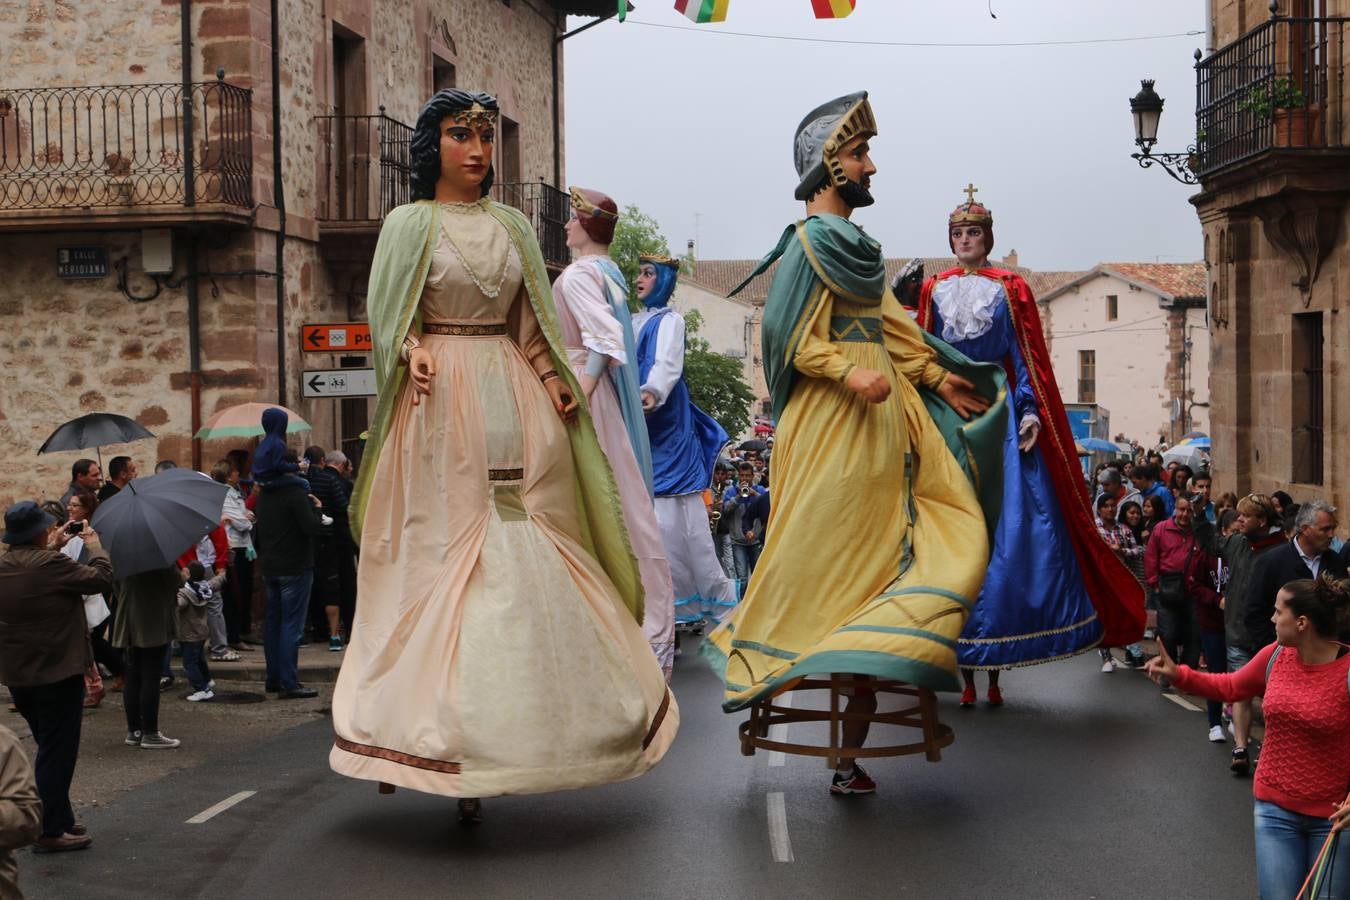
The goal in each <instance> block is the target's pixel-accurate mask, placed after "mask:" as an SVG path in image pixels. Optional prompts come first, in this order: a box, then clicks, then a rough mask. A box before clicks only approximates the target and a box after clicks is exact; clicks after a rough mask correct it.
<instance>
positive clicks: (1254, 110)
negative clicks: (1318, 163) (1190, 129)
mask: <svg viewBox="0 0 1350 900" xmlns="http://www.w3.org/2000/svg"><path fill="white" fill-rule="evenodd" d="M1272 5H1273V4H1272ZM1347 21H1350V18H1345V17H1320V18H1291V17H1283V16H1273V17H1272V18H1271V19H1269V20H1267V21H1266V22H1263V23H1262V24H1261V25H1258V26H1257V27H1256V28H1253V29H1252V30H1251V31H1249V32H1247V33H1246V34H1244V35H1243V36H1242V37H1240V38H1238V39H1237V40H1236V41H1234V42H1233V43H1231V44H1229V45H1227V46H1226V47H1223V48H1221V49H1219V50H1217V51H1215V52H1214V53H1213V54H1211V55H1210V57H1209V58H1208V59H1205V60H1203V61H1201V62H1200V63H1198V64H1197V65H1196V153H1195V160H1194V163H1193V166H1192V167H1193V168H1194V170H1195V172H1196V174H1197V175H1199V176H1200V177H1201V178H1206V177H1208V176H1211V175H1213V174H1215V173H1217V172H1219V171H1220V170H1222V169H1225V168H1227V167H1229V166H1232V165H1235V164H1237V163H1241V162H1244V161H1247V160H1251V159H1252V158H1254V157H1256V156H1258V155H1260V154H1263V153H1265V152H1266V151H1268V150H1272V149H1276V150H1312V151H1321V150H1324V149H1328V148H1330V149H1335V148H1344V147H1346V146H1347V144H1346V135H1345V121H1344V116H1345V110H1346V99H1345V94H1344V90H1345V24H1346V22H1347Z"/></svg>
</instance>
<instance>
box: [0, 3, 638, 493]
mask: <svg viewBox="0 0 1350 900" xmlns="http://www.w3.org/2000/svg"><path fill="white" fill-rule="evenodd" d="M613 12H614V4H613V3H612V0H285V2H281V0H272V2H270V3H269V2H263V0H177V2H174V0H123V2H118V3H78V4H77V3H74V2H71V0H0V62H2V65H0V272H3V276H4V277H3V282H2V283H0V359H3V362H4V365H3V367H2V368H0V503H8V502H9V501H10V500H12V499H14V498H15V497H20V496H29V497H34V496H35V497H41V496H44V495H45V496H52V495H59V494H60V493H61V492H62V490H63V487H64V484H65V483H66V482H67V481H68V474H69V473H68V469H69V466H70V464H71V462H72V461H73V460H74V459H75V455H74V454H58V455H54V456H51V457H45V456H44V457H37V456H35V455H34V450H35V449H36V448H37V446H38V445H39V444H40V443H41V442H42V440H43V438H45V436H46V435H47V434H48V433H49V432H50V431H51V430H52V428H53V427H55V426H56V425H57V424H59V423H60V422H62V421H65V420H66V419H69V418H73V417H74V416H77V415H80V414H82V413H85V412H91V411H108V412H116V413H122V414H125V415H128V416H131V417H132V418H135V419H136V420H138V421H139V422H141V423H142V424H144V425H146V426H147V427H149V428H150V430H151V431H153V432H154V433H155V434H156V435H157V442H151V441H145V442H140V443H137V444H133V445H130V446H126V447H116V446H114V447H105V448H103V454H104V457H105V459H106V457H107V456H108V455H110V454H112V453H118V452H127V453H130V454H131V455H132V456H133V457H135V458H136V459H137V460H138V461H139V462H140V464H141V471H142V472H145V471H148V469H149V467H150V464H152V463H153V462H154V461H155V460H156V459H173V460H175V461H177V462H178V463H179V464H181V465H187V464H191V465H194V466H197V467H201V466H203V465H206V466H209V465H210V464H211V463H212V462H213V461H214V460H215V459H217V458H219V457H220V456H221V455H222V454H223V453H224V452H225V451H226V450H228V449H230V445H228V444H219V443H210V444H207V445H205V446H203V445H202V444H201V442H198V441H194V440H193V438H192V435H193V434H194V433H195V431H196V430H197V428H198V427H199V426H200V425H201V424H202V423H203V422H204V421H205V420H207V419H208V418H209V417H210V416H211V415H212V414H213V413H214V412H216V411H217V410H219V409H222V408H224V407H228V406H230V405H233V404H236V403H240V402H245V401H253V400H258V401H265V402H280V403H283V404H285V405H286V406H288V407H290V408H291V409H293V410H296V411H297V412H299V413H300V414H301V415H302V416H303V417H304V418H305V419H306V420H307V421H309V422H310V423H312V425H313V426H314V428H313V431H312V432H311V433H310V434H308V435H302V436H301V438H302V439H303V440H306V441H313V442H315V443H319V444H322V445H324V446H326V447H335V446H340V447H344V448H346V449H347V450H348V452H349V453H353V454H354V453H355V451H357V449H358V448H359V442H358V441H357V435H359V434H360V432H361V431H362V430H363V429H364V428H365V427H366V423H367V417H368V414H369V409H370V406H371V401H370V400H369V399H367V398H365V397H359V396H358V397H354V398H349V399H327V398H321V399H307V398H305V397H304V396H303V394H304V393H305V391H304V390H302V385H301V381H302V378H301V372H302V371H303V370H305V369H339V368H360V367H364V366H367V365H369V356H367V355H366V354H364V353H362V352H360V351H361V349H362V348H361V347H359V346H350V347H349V350H348V352H346V353H342V354H337V353H333V354H328V353H307V352H303V351H302V350H301V342H300V333H301V326H302V325H304V324H305V323H327V322H349V321H361V320H364V318H365V308H364V299H365V298H364V289H365V283H366V280H367V274H368V266H369V260H370V257H371V253H372V251H373V247H374V240H375V236H376V234H377V233H378V229H379V224H380V220H381V219H382V217H383V215H384V214H385V213H386V212H387V211H388V210H389V209H390V208H392V207H393V206H395V205H397V204H398V203H401V202H405V201H406V200H407V199H408V179H407V167H408V138H409V136H410V133H411V128H410V125H411V123H413V122H414V121H415V118H416V115H417V112H418V110H419V108H420V106H421V104H422V103H423V102H424V101H425V99H426V98H427V97H428V96H430V94H431V93H432V92H433V90H435V89H437V88H440V87H448V86H459V87H465V88H472V89H477V90H485V91H488V92H490V93H492V94H494V95H495V96H496V97H497V98H498V100H499V102H500V104H501V109H502V119H501V126H500V128H499V138H498V141H497V149H496V153H497V159H496V160H495V168H496V181H497V185H498V186H497V187H495V188H494V191H495V193H496V196H497V198H498V199H501V200H503V201H504V202H507V203H511V204H513V205H516V206H518V207H520V208H521V209H522V210H523V211H524V212H526V214H527V215H528V216H530V217H531V218H532V220H533V221H534V222H535V224H536V228H537V231H538V233H539V236H540V243H541V246H542V247H543V249H544V252H545V256H546V258H547V259H548V260H549V261H550V263H551V264H552V265H554V266H561V265H562V264H565V262H566V252H567V251H566V247H565V244H564V243H563V233H562V225H563V222H564V221H565V219H566V217H567V207H566V196H565V194H563V193H562V192H561V191H559V190H558V185H560V184H563V183H564V181H563V177H562V174H563V168H564V167H563V140H562V122H563V113H562V108H561V99H562V84H561V79H562V74H561V73H562V58H561V57H562V53H563V47H564V46H565V45H564V44H563V43H562V42H561V41H560V38H561V37H562V36H563V34H564V28H565V23H566V15H567V14H569V13H571V14H580V15H605V14H611V13H613ZM274 73H275V75H276V77H274ZM89 455H90V456H93V455H94V454H93V453H92V452H91V453H90V454H89Z"/></svg>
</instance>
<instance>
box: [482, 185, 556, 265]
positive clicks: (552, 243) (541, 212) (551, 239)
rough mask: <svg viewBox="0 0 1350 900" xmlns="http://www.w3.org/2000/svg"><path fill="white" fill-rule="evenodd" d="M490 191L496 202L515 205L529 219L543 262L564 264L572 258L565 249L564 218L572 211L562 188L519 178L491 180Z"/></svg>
mask: <svg viewBox="0 0 1350 900" xmlns="http://www.w3.org/2000/svg"><path fill="white" fill-rule="evenodd" d="M491 195H492V199H493V200H496V201H497V202H498V203H505V204H506V205H507V206H514V207H515V208H516V209H518V210H520V211H521V212H523V213H524V214H525V218H527V219H529V220H530V224H531V225H533V226H534V233H535V236H536V237H537V238H538V239H539V249H540V250H541V251H543V254H544V262H546V263H548V264H549V265H551V266H556V267H558V268H561V267H563V266H566V265H567V263H568V262H569V261H570V259H571V254H570V253H569V251H568V249H567V220H568V218H569V217H570V216H571V215H572V207H571V204H570V202H569V200H568V195H567V193H566V192H565V191H560V190H558V189H557V188H555V187H554V186H553V185H551V184H545V183H544V182H542V181H522V182H514V183H512V182H508V183H506V184H494V185H493V186H492V190H491Z"/></svg>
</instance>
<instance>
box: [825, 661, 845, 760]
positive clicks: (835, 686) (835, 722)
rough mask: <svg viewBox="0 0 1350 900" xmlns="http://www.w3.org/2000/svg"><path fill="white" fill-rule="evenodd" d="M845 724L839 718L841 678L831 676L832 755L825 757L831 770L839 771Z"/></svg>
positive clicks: (834, 675)
mask: <svg viewBox="0 0 1350 900" xmlns="http://www.w3.org/2000/svg"><path fill="white" fill-rule="evenodd" d="M843 732H844V723H843V721H842V720H841V719H840V718H839V676H838V675H836V674H831V675H830V755H829V756H827V757H825V763H826V765H828V766H829V767H830V768H831V769H837V768H839V765H840V760H841V758H842V757H841V756H840V753H839V747H840V745H841V744H843V742H844V734H843Z"/></svg>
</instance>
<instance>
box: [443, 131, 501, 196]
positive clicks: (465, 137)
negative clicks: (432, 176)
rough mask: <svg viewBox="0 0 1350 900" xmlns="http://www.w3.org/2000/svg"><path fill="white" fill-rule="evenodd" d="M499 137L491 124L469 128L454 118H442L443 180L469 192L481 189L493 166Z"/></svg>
mask: <svg viewBox="0 0 1350 900" xmlns="http://www.w3.org/2000/svg"><path fill="white" fill-rule="evenodd" d="M496 137H497V135H496V129H495V128H493V127H492V126H491V125H480V124H472V125H465V124H461V123H460V122H459V121H458V120H457V119H456V117H454V116H446V117H445V118H444V119H441V178H442V179H444V180H445V181H448V182H449V183H450V184H451V185H453V186H454V187H456V188H459V189H462V190H464V191H466V192H467V191H468V190H469V189H471V188H472V189H477V188H478V186H479V185H481V184H482V183H483V179H484V178H486V177H487V172H488V166H490V165H491V164H492V146H493V141H495V140H496Z"/></svg>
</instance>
